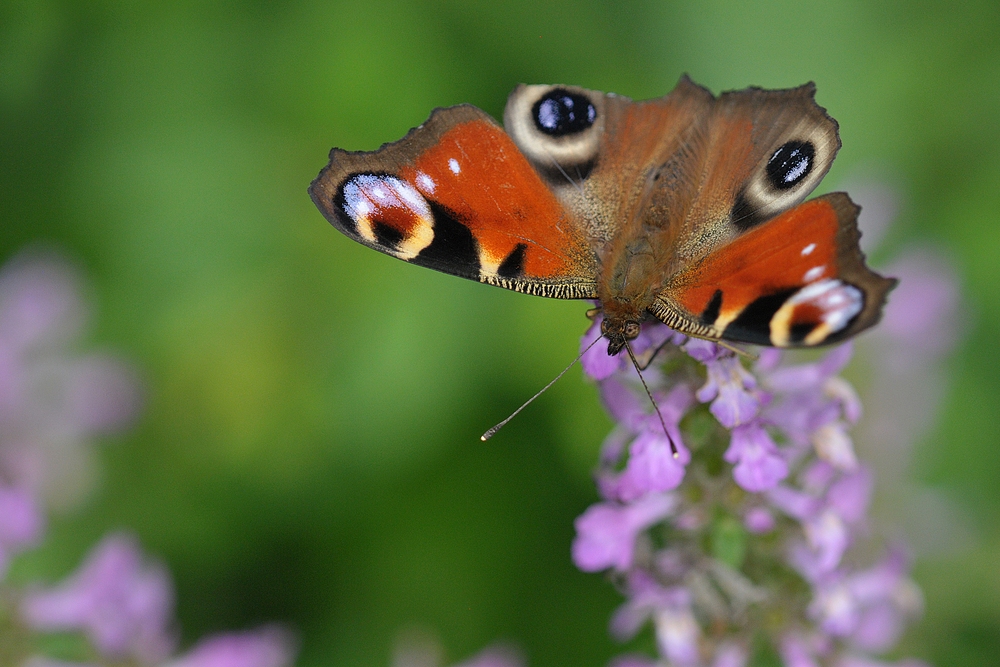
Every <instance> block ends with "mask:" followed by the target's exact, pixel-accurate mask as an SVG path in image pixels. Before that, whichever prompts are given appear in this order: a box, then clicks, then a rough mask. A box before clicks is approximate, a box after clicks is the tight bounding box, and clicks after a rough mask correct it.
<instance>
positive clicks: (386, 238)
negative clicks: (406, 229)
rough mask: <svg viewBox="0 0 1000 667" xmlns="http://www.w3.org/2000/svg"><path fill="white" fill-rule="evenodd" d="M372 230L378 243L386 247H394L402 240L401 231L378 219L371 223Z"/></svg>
mask: <svg viewBox="0 0 1000 667" xmlns="http://www.w3.org/2000/svg"><path fill="white" fill-rule="evenodd" d="M372 231H373V232H375V240H376V241H378V244H379V245H382V246H385V247H386V248H395V247H396V246H397V245H399V244H400V243H401V242H402V241H403V232H401V231H399V230H398V229H396V228H395V227H391V226H389V225H387V224H385V223H383V222H379V221H378V220H375V221H374V222H373V223H372Z"/></svg>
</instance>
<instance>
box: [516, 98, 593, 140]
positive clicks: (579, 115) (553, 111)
mask: <svg viewBox="0 0 1000 667" xmlns="http://www.w3.org/2000/svg"><path fill="white" fill-rule="evenodd" d="M531 116H532V118H533V119H534V121H535V127H537V128H538V130H539V131H540V132H543V133H545V134H547V135H549V136H552V137H564V136H566V135H567V134H576V133H578V132H583V131H584V130H586V129H587V128H589V127H590V126H591V125H593V124H594V121H595V120H597V109H596V108H594V105H593V104H591V102H590V100H588V99H587V98H586V97H585V96H583V95H579V94H577V93H571V92H569V91H568V90H566V89H564V88H556V89H555V90H551V91H549V92H548V93H546V94H545V95H544V96H542V98H541V99H540V100H538V101H537V102H535V106H533V107H532V108H531Z"/></svg>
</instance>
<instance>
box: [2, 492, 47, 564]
mask: <svg viewBox="0 0 1000 667" xmlns="http://www.w3.org/2000/svg"><path fill="white" fill-rule="evenodd" d="M44 527H45V517H44V516H42V513H41V512H40V511H39V509H38V505H37V503H35V500H34V498H32V496H31V494H30V493H28V492H27V491H24V490H23V489H17V488H13V487H6V486H3V485H2V484H0V582H2V581H3V579H4V577H5V576H6V574H7V566H8V565H9V563H10V558H11V556H13V555H15V554H17V553H18V552H20V551H23V550H24V549H26V548H28V547H30V546H33V545H34V544H35V543H36V542H37V541H38V540H39V539H41V536H42V532H43V530H44Z"/></svg>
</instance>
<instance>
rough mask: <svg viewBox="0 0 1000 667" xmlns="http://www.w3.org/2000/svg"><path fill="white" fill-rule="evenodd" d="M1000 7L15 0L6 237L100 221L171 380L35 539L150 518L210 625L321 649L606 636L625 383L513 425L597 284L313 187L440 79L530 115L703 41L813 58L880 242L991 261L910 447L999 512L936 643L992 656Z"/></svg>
mask: <svg viewBox="0 0 1000 667" xmlns="http://www.w3.org/2000/svg"><path fill="white" fill-rule="evenodd" d="M998 7H1000V6H998V5H997V4H996V2H995V1H993V0H982V1H979V2H976V1H969V2H963V3H944V2H877V3H869V2H860V1H853V2H839V3H813V2H773V3H768V4H749V3H741V2H733V1H722V0H710V1H708V2H699V3H668V2H655V1H646V2H640V1H636V0H627V1H625V2H621V1H614V2H611V1H609V2H597V1H592V0H574V1H573V2H569V1H565V0H563V1H557V2H538V1H537V0H507V1H506V2H503V3H494V2H470V1H461V2H454V1H445V0H439V1H432V2H414V1H410V2H408V1H405V0H370V1H368V2H355V3H348V2H325V1H319V0H281V1H279V2H262V1H260V0H257V1H245V2H240V1H236V0H232V1H229V2H205V1H198V2H177V3H160V2H115V1H111V0H107V1H96V2H95V1H80V2H68V1H64V2H59V1H56V0H4V1H3V2H2V3H0V256H2V257H3V258H7V257H10V256H12V255H13V254H14V253H15V252H16V251H17V250H18V249H20V248H22V247H24V246H25V245H26V244H32V243H38V242H44V243H46V244H49V245H51V246H55V247H57V248H60V249H62V251H63V252H65V253H66V254H68V255H69V256H70V257H71V258H72V259H73V261H75V262H76V264H77V265H78V266H79V267H80V268H81V269H82V270H83V271H84V272H85V273H86V274H87V275H88V276H89V278H90V285H91V289H90V295H91V297H92V299H93V300H94V302H95V303H96V304H97V312H96V316H95V318H94V324H93V329H92V331H91V334H90V338H89V344H91V345H96V346H98V347H104V348H108V349H115V350H119V351H121V352H123V353H125V355H126V356H127V357H128V358H130V359H131V361H132V362H133V363H134V364H135V365H136V367H137V368H138V369H140V372H141V374H142V376H143V378H144V381H145V385H146V399H145V403H146V405H145V409H144V412H143V416H142V418H141V419H140V421H139V422H138V424H137V426H136V427H135V428H134V429H133V430H132V431H130V432H129V433H127V434H126V435H123V436H121V437H117V438H112V439H110V440H108V442H107V446H106V447H103V448H102V450H101V461H100V470H101V479H100V483H99V484H98V485H97V486H96V491H95V493H94V494H93V495H91V497H90V498H89V500H88V502H86V504H84V505H83V506H82V507H81V508H78V509H77V510H75V511H73V512H70V513H64V514H63V515H61V516H60V517H58V518H57V519H56V521H55V524H54V526H53V528H52V533H51V535H50V537H49V539H48V541H47V543H46V545H45V546H44V547H43V548H42V549H41V550H40V551H39V552H37V553H35V554H32V555H31V557H30V565H29V566H27V567H29V568H30V569H31V570H32V571H34V572H37V573H39V574H40V575H41V576H45V577H48V578H55V577H58V576H62V575H64V574H65V573H66V572H68V571H70V570H71V569H72V568H73V567H74V566H75V565H76V564H77V563H78V562H79V560H80V559H81V557H82V555H83V554H84V553H85V552H86V550H87V549H88V547H89V545H91V544H93V543H94V542H95V541H97V539H98V538H99V537H100V536H101V535H102V534H104V533H105V532H107V531H108V530H111V529H114V528H119V527H128V528H129V529H131V530H133V531H134V532H135V533H136V534H138V536H139V537H140V538H141V540H142V542H143V544H144V545H145V547H146V549H148V550H149V551H151V552H152V553H154V554H157V555H158V556H159V557H161V558H162V559H164V560H165V561H166V562H167V563H168V564H169V566H170V568H171V570H172V572H173V576H174V580H175V583H176V586H177V590H178V616H179V618H180V622H181V627H182V632H183V637H184V639H185V641H186V642H190V641H192V640H194V639H195V638H197V637H199V636H202V635H204V634H206V633H208V632H213V631H219V630H229V629H238V628H242V627H249V626H255V625H257V624H259V623H262V622H266V621H280V622H283V623H287V624H288V625H290V626H291V627H293V628H295V629H296V631H297V632H298V635H299V638H300V640H301V653H300V658H299V664H301V665H338V666H339V665H344V666H355V665H357V666H361V665H388V664H389V662H390V659H391V652H392V647H393V645H394V642H395V641H396V640H397V638H398V637H399V636H400V633H401V632H403V633H406V632H412V631H413V628H416V629H418V631H422V632H425V633H431V634H434V635H436V636H437V637H439V638H440V642H441V645H442V646H443V648H444V651H445V653H446V654H447V656H448V657H449V659H451V660H455V659H459V658H462V657H464V656H467V655H469V654H471V653H473V652H474V651H476V650H478V649H479V648H481V647H482V646H484V645H486V644H488V643H490V642H493V641H495V640H497V639H508V640H512V641H515V642H517V643H518V644H519V645H520V646H521V647H522V648H523V649H524V651H525V653H526V654H527V656H528V658H529V661H530V664H531V665H533V666H547V665H580V666H588V665H594V666H596V665H603V664H605V662H606V660H607V658H608V657H609V656H611V655H613V654H615V653H617V652H619V651H620V647H618V646H617V645H615V644H614V643H613V642H612V641H611V640H610V639H608V638H607V633H606V623H607V619H608V616H609V614H610V612H611V610H612V609H613V607H614V606H615V605H616V604H617V603H618V601H619V596H618V594H617V593H616V592H615V591H614V590H613V588H612V586H611V585H609V583H608V582H607V581H605V580H603V579H602V578H601V576H599V575H587V574H583V573H580V572H578V571H576V570H575V569H574V567H573V566H572V564H571V562H570V559H569V544H570V541H571V539H572V536H573V529H572V522H573V519H574V518H575V517H576V516H577V515H578V514H580V513H581V512H582V510H583V509H584V508H585V507H586V506H587V505H588V504H589V503H590V502H592V501H594V500H595V498H596V495H595V492H594V490H593V487H592V483H591V480H590V470H591V467H592V466H593V464H594V461H595V459H596V453H597V451H598V447H599V445H600V442H601V440H602V438H603V435H604V434H605V433H606V431H607V429H608V426H609V422H608V421H607V419H606V417H605V416H604V414H603V412H602V410H601V408H600V406H599V404H598V401H597V398H596V394H595V391H594V389H593V388H592V387H591V386H589V385H588V384H587V383H586V382H585V381H584V380H583V378H582V377H581V374H580V372H579V370H574V371H572V372H571V373H570V374H569V376H568V377H567V378H565V379H564V380H563V381H562V382H561V383H560V384H559V385H557V387H556V388H555V389H553V390H552V391H550V392H549V393H548V394H547V395H545V396H544V397H543V398H542V399H541V400H539V401H538V402H537V403H536V404H535V405H533V406H532V407H531V409H529V410H526V411H525V412H524V413H523V414H522V416H520V417H519V418H518V419H516V420H515V421H514V422H512V423H511V425H510V426H508V427H507V429H506V430H505V431H503V432H502V433H501V434H500V435H499V436H498V437H497V438H495V439H494V440H492V441H490V442H489V443H488V444H482V443H480V442H479V441H478V436H479V434H480V433H481V432H482V431H483V430H484V429H485V428H486V427H488V426H490V425H491V424H493V423H494V422H495V421H497V420H499V419H500V418H502V417H504V416H505V415H506V414H507V413H509V412H510V411H511V410H512V409H513V408H515V407H516V406H517V405H518V404H519V403H520V402H521V401H522V400H523V399H525V398H526V397H527V396H529V395H531V393H533V392H534V391H535V390H536V389H537V388H538V387H540V386H541V385H543V384H544V383H545V382H547V381H548V380H549V379H551V377H553V376H554V375H555V373H557V372H558V370H560V369H561V368H562V367H563V365H565V363H567V362H568V361H569V360H570V359H571V358H572V356H573V354H574V352H575V349H576V345H577V340H578V337H579V335H580V334H581V333H582V331H583V330H584V328H585V326H586V320H585V319H584V315H583V313H584V310H585V307H584V305H582V304H579V303H564V302H554V301H547V300H543V299H538V298H533V297H527V296H523V295H519V294H514V293H507V292H504V291H503V290H499V289H494V288H490V287H486V286H483V285H478V284H474V283H471V282H467V281H462V280H459V279H456V278H452V277H449V276H444V275H440V274H436V273H434V272H431V271H428V270H425V269H421V268H417V267H414V266H409V265H407V264H405V263H403V262H398V261H396V260H393V259H391V258H388V257H385V256H381V255H378V254H377V253H374V252H372V251H370V250H368V249H366V248H363V247H362V246H360V245H356V244H354V243H353V242H351V241H349V240H348V239H346V238H344V237H342V236H341V235H340V234H338V233H337V232H335V231H334V230H333V229H331V228H330V226H329V225H328V224H327V223H326V222H325V221H324V220H323V218H322V217H321V216H320V214H319V213H318V212H317V211H316V210H315V209H314V208H313V206H312V204H311V203H310V201H309V199H308V196H307V195H306V186H307V185H308V184H309V182H310V181H311V180H312V179H313V178H314V177H315V175H316V173H317V172H318V170H319V169H320V168H321V167H322V166H323V165H324V164H325V163H326V155H327V152H328V150H329V149H330V147H331V146H340V147H345V148H349V149H373V148H376V147H377V146H378V145H380V144H381V143H382V142H385V141H390V140H395V139H397V138H399V137H401V136H402V135H403V134H404V133H405V132H406V131H407V130H408V129H409V128H410V127H412V126H414V125H417V124H419V123H420V122H422V121H423V120H424V119H425V118H426V117H427V115H428V113H429V111H430V110H431V109H432V108H433V107H436V106H447V105H451V104H457V103H461V102H471V103H473V104H476V105H478V106H480V107H482V108H483V109H485V110H487V111H488V112H490V113H492V114H493V115H494V116H499V115H500V114H501V113H502V110H503V105H504V102H505V99H506V95H507V93H508V92H509V90H510V89H511V88H512V87H513V86H514V85H515V84H517V83H519V82H532V83H540V82H552V83H556V82H562V83H572V84H576V85H581V86H585V87H588V88H594V89H599V90H612V91H615V92H618V93H620V94H624V95H628V96H631V97H634V98H646V97H654V96H659V95H662V94H664V93H666V92H668V91H669V90H670V89H671V88H672V87H673V85H674V83H675V82H676V80H677V78H678V77H679V76H680V75H681V74H682V73H684V72H687V73H689V74H690V75H691V76H692V77H693V78H694V79H695V80H696V81H698V82H699V83H702V84H704V85H706V86H708V87H710V88H711V89H712V90H713V91H715V92H719V91H721V90H726V89H733V88H742V87H745V86H747V85H759V86H764V87H788V86H793V85H798V84H801V83H803V82H805V81H808V80H814V81H816V83H817V85H818V90H819V92H818V101H819V102H820V104H822V105H823V106H825V107H827V108H828V109H829V110H830V113H831V114H832V115H833V116H834V117H835V118H837V120H838V121H839V122H840V125H841V136H842V139H843V143H844V147H843V149H842V151H841V153H840V156H839V158H838V160H837V163H836V164H835V165H834V167H833V170H832V171H831V173H830V175H829V176H828V177H827V179H826V181H825V183H824V185H823V186H822V187H821V190H832V189H836V188H837V187H838V185H839V184H841V183H844V182H845V181H851V180H852V179H854V180H855V181H857V180H858V179H859V178H861V179H864V178H869V179H871V178H874V179H876V180H877V181H878V182H879V183H883V184H886V183H887V184H889V185H890V186H891V187H892V188H894V192H896V193H897V195H898V197H899V201H900V202H901V208H900V212H899V215H898V216H897V219H896V221H895V223H894V225H893V227H892V228H891V229H890V230H889V232H888V235H887V237H886V240H885V241H884V242H883V244H882V250H880V251H879V252H878V253H876V255H875V260H876V261H878V259H879V254H880V253H881V254H883V255H885V256H890V255H891V254H892V252H893V249H894V248H898V247H902V246H903V245H905V244H908V243H913V242H919V243H922V244H924V245H925V246H931V247H933V248H935V249H936V250H937V251H940V252H942V253H943V254H944V255H945V256H947V257H949V258H950V260H951V262H952V264H953V266H954V267H955V268H956V270H957V274H958V276H959V279H960V282H961V286H962V290H963V294H964V299H965V307H964V308H963V309H962V310H961V311H959V312H960V313H961V315H960V321H959V322H957V323H956V326H957V329H958V330H959V331H960V332H961V333H962V337H961V341H962V342H961V345H960V347H959V348H958V351H957V352H956V353H955V354H954V355H953V356H952V357H951V358H950V360H949V363H948V368H947V369H946V370H947V373H946V374H945V376H943V377H941V378H939V381H940V382H941V388H942V391H943V392H944V396H945V403H944V410H943V413H942V415H941V417H940V419H939V420H938V422H937V424H936V426H935V427H934V428H933V430H932V431H931V432H929V433H927V434H926V435H925V437H923V438H922V440H921V442H920V446H919V448H918V450H917V451H916V453H915V456H914V457H913V460H912V462H910V463H907V471H908V473H907V474H908V475H910V476H911V477H913V478H915V479H916V480H918V481H919V482H920V483H921V484H924V485H926V486H929V487H932V488H934V489H936V490H937V491H938V492H939V493H940V494H941V495H942V497H946V498H948V499H949V502H951V503H952V509H953V512H952V514H950V515H949V517H950V518H949V519H948V521H949V522H953V521H961V522H963V525H965V526H967V527H968V529H967V530H966V531H965V532H963V533H962V534H963V535H966V536H967V537H966V539H963V540H957V541H956V542H955V544H952V545H950V547H948V548H939V549H936V550H935V549H932V550H929V551H928V553H926V554H921V557H920V560H919V561H918V566H917V570H916V576H917V579H918V581H919V582H920V584H921V585H922V586H923V588H924V592H925V595H926V607H927V609H926V614H925V616H924V619H923V620H922V621H921V622H920V624H919V625H918V626H916V627H915V628H914V629H913V630H911V632H910V633H909V635H908V637H907V639H906V640H905V642H904V646H903V647H902V649H901V651H902V652H903V653H905V654H910V655H916V656H919V657H924V658H927V659H929V660H931V661H933V662H934V663H936V664H937V665H983V664H990V663H991V662H993V661H995V656H996V655H998V654H1000V528H998V526H1000V422H998V419H997V415H998V414H1000V373H998V369H1000V344H998V340H1000V224H998V223H1000V194H998V193H1000V159H998V156H1000V9H998ZM861 389H862V391H863V390H864V387H863V386H862V387H861ZM956 517H958V518H956ZM932 518H933V517H932ZM931 528H933V526H932V527H931Z"/></svg>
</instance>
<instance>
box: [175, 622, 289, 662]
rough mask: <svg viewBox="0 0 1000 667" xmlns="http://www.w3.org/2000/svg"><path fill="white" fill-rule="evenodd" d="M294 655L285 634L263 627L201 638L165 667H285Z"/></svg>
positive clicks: (275, 629)
mask: <svg viewBox="0 0 1000 667" xmlns="http://www.w3.org/2000/svg"><path fill="white" fill-rule="evenodd" d="M294 655H295V651H294V649H293V646H292V641H291V638H290V637H289V636H288V633H287V632H285V631H284V630H282V629H281V628H279V627H275V626H266V627H263V628H260V629H257V630H252V631H247V632H234V633H227V634H221V635H214V636H211V637H207V638H205V639H202V640H201V641H200V642H198V643H197V644H196V645H195V646H194V648H192V649H191V650H190V651H188V652H187V653H185V654H184V655H182V656H181V657H179V658H175V659H173V660H171V661H169V662H168V663H166V665H165V667H288V665H291V664H292V660H293V658H294Z"/></svg>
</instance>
